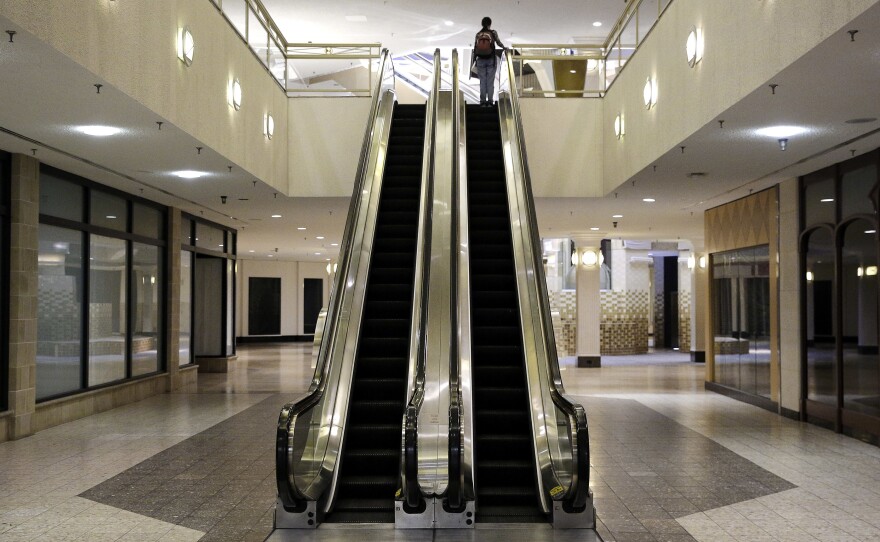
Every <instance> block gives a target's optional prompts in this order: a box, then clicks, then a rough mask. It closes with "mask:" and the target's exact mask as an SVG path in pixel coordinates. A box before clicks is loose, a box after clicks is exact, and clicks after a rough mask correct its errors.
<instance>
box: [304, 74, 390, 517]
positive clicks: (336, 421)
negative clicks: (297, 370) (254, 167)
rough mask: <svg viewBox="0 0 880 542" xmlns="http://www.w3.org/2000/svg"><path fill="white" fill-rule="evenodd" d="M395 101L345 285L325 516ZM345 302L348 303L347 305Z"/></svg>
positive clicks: (379, 125)
mask: <svg viewBox="0 0 880 542" xmlns="http://www.w3.org/2000/svg"><path fill="white" fill-rule="evenodd" d="M395 98H396V96H395V94H394V92H393V91H388V92H386V93H385V94H384V95H383V96H382V102H381V104H380V106H379V114H378V118H377V122H376V125H375V128H374V134H375V135H378V137H377V140H378V144H377V145H374V149H372V150H371V153H372V154H371V157H370V160H369V162H368V167H367V171H366V182H365V184H364V190H363V192H362V194H361V196H362V197H363V198H366V202H367V205H366V206H364V209H365V212H363V213H361V217H360V218H362V220H359V222H358V225H357V228H356V230H357V231H358V235H359V236H360V237H361V242H360V243H353V244H352V249H353V250H354V251H355V252H354V253H353V254H352V255H351V256H352V267H353V268H355V269H356V271H355V272H354V273H353V277H355V280H352V281H347V282H346V283H345V291H346V293H345V294H344V298H343V299H344V301H343V306H342V311H341V313H340V315H339V317H340V318H341V319H343V320H344V322H345V327H344V328H343V329H345V333H344V341H342V342H341V343H339V344H337V349H336V351H335V352H334V354H335V355H339V356H341V361H342V363H337V364H336V366H337V367H338V368H339V370H338V373H337V374H338V376H337V378H335V379H331V382H334V383H336V387H335V390H332V395H333V396H334V407H333V408H332V409H331V410H330V411H329V412H327V413H326V416H325V417H323V418H322V427H328V428H329V434H328V436H327V438H328V441H329V445H328V456H329V457H328V458H327V460H326V461H325V464H324V469H325V472H326V474H329V475H330V477H331V481H330V485H329V487H328V489H327V491H326V492H325V494H324V497H323V499H322V504H323V506H322V507H321V508H323V511H324V512H325V513H326V512H329V511H330V510H332V509H333V503H334V499H335V495H336V482H337V478H338V476H339V462H338V458H339V455H340V453H341V451H342V449H343V447H344V446H345V422H346V420H347V419H348V403H349V399H350V393H351V384H352V379H353V376H354V368H355V361H356V358H357V352H358V339H359V336H360V329H361V319H362V317H363V310H364V297H365V294H366V288H367V282H368V280H369V276H368V275H369V270H370V255H371V253H372V250H373V238H374V235H375V231H376V221H377V215H378V211H379V196H380V194H381V192H382V180H383V176H384V172H385V158H386V155H387V151H388V139H389V135H390V131H391V119H392V116H393V112H394V104H395ZM345 301H348V303H346V302H345ZM335 355H334V358H335ZM331 374H332V373H331ZM328 392H330V390H328Z"/></svg>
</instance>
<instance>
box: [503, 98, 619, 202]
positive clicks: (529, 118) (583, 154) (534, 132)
mask: <svg viewBox="0 0 880 542" xmlns="http://www.w3.org/2000/svg"><path fill="white" fill-rule="evenodd" d="M520 106H521V111H522V122H523V131H524V132H525V140H526V149H527V150H528V155H529V172H530V174H531V176H532V190H533V192H534V195H535V197H539V198H540V197H577V198H584V197H598V196H602V195H603V192H602V124H601V122H602V100H599V99H578V100H550V99H542V98H524V99H522V100H520Z"/></svg>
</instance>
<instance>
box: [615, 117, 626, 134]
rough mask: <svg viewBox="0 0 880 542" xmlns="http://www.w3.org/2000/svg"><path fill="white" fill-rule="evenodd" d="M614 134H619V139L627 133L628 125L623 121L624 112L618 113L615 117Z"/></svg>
mask: <svg viewBox="0 0 880 542" xmlns="http://www.w3.org/2000/svg"><path fill="white" fill-rule="evenodd" d="M614 135H615V136H617V139H620V138H621V137H623V136H624V135H626V126H625V125H624V122H623V113H618V114H617V117H615V119H614Z"/></svg>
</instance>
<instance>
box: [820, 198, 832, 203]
mask: <svg viewBox="0 0 880 542" xmlns="http://www.w3.org/2000/svg"><path fill="white" fill-rule="evenodd" d="M819 201H821V202H822V203H831V202H832V201H834V198H822V199H820V200H819Z"/></svg>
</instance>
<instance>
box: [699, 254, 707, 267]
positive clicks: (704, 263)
mask: <svg viewBox="0 0 880 542" xmlns="http://www.w3.org/2000/svg"><path fill="white" fill-rule="evenodd" d="M700 269H706V257H705V256H700Z"/></svg>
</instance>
